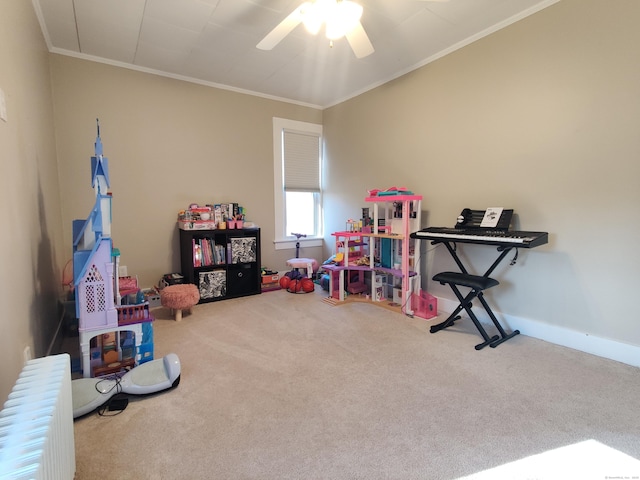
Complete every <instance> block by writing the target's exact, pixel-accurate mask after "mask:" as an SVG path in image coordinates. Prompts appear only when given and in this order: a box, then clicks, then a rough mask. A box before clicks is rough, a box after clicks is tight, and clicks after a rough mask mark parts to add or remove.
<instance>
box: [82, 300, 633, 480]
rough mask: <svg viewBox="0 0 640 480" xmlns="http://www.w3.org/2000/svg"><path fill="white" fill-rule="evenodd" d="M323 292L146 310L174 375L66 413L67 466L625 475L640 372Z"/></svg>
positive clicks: (103, 474)
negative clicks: (158, 388) (170, 382)
mask: <svg viewBox="0 0 640 480" xmlns="http://www.w3.org/2000/svg"><path fill="white" fill-rule="evenodd" d="M323 296H325V292H323V291H321V290H320V291H316V292H314V293H312V294H306V295H304V294H302V295H293V294H290V293H287V292H285V291H276V292H269V293H265V294H262V295H257V296H252V297H245V298H240V299H234V300H226V301H223V302H216V303H210V304H204V305H198V306H196V307H195V309H194V313H193V314H191V315H185V317H184V318H183V320H182V322H174V321H173V319H172V317H171V316H170V314H169V311H168V310H165V309H162V308H160V309H156V310H154V311H153V312H154V316H155V317H156V322H155V324H154V340H155V356H156V358H159V357H161V356H163V355H165V354H167V353H169V352H175V353H176V354H177V355H178V356H179V357H180V360H181V364H182V377H181V383H180V385H179V386H178V387H177V388H176V389H174V390H171V391H166V392H163V393H160V394H156V395H153V396H148V397H138V398H134V397H131V400H130V403H129V406H128V407H127V409H126V410H124V411H123V412H122V413H121V414H119V415H117V416H113V417H101V416H98V415H97V414H95V413H92V414H90V415H87V416H85V417H83V418H81V419H78V420H76V422H75V436H76V438H75V440H76V461H77V474H76V478H77V479H78V480H84V479H95V478H135V479H229V480H231V479H336V480H337V479H368V480H369V479H399V480H400V479H456V478H460V477H465V476H472V477H477V478H521V479H534V478H535V479H542V478H544V479H546V478H549V479H555V478H559V479H560V478H562V479H567V478H569V479H571V478H576V479H589V478H594V479H598V480H601V479H604V478H606V476H609V477H611V478H616V476H617V475H620V476H621V477H619V478H623V477H622V476H625V475H626V476H628V477H629V478H633V476H635V477H636V478H639V477H638V476H640V428H639V427H638V426H639V425H640V408H639V403H640V370H639V369H637V368H634V367H630V366H628V365H624V364H620V363H616V362H613V361H609V360H605V359H602V358H598V357H594V356H591V355H588V354H584V353H581V352H577V351H574V350H570V349H567V348H564V347H559V346H555V345H552V344H549V343H546V342H543V341H540V340H536V339H533V338H530V337H526V336H524V335H519V336H517V337H514V338H513V339H511V340H509V341H508V342H506V343H504V344H502V345H500V346H499V347H498V348H496V349H492V348H486V349H484V350H481V351H476V350H475V349H474V348H473V347H474V345H475V344H476V343H478V341H479V336H478V334H477V332H476V331H475V330H474V329H473V325H472V324H471V322H469V321H468V320H466V321H462V322H457V324H458V325H457V326H455V327H452V328H450V329H448V330H446V331H442V332H438V333H436V334H430V333H429V326H430V325H431V324H432V323H433V321H427V320H423V319H421V318H417V317H416V318H409V317H406V316H404V315H401V314H397V313H393V312H390V311H388V310H386V309H383V308H379V307H376V306H373V305H369V304H362V303H351V304H346V305H340V306H331V305H329V304H327V303H325V302H323V301H322V297H323ZM562 447H567V448H568V450H566V449H565V450H556V449H560V448H562ZM583 447H584V448H583ZM569 453H573V454H577V456H575V455H574V456H573V457H572V456H570V455H569ZM607 453H608V454H610V455H609V456H606V454H607ZM532 455H541V456H540V457H534V459H533V461H532V459H528V460H527V458H528V457H530V456H532ZM547 457H549V462H552V463H555V464H556V465H555V466H553V465H551V463H549V465H546V463H548V462H547V460H545V459H546V458H547ZM558 459H561V460H562V462H561V463H562V465H560V464H558V461H559V460H558ZM512 462H516V463H515V464H514V463H512ZM543 467H544V469H543ZM487 469H496V470H492V471H490V472H485V473H482V472H483V471H485V470H487ZM500 472H502V473H500ZM500 475H503V476H502V477H501V476H500ZM574 475H575V476H574ZM584 475H587V476H584Z"/></svg>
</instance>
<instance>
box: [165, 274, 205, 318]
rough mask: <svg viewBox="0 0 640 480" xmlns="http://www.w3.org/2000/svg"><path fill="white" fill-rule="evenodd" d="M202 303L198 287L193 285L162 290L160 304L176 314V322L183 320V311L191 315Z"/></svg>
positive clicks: (186, 284)
mask: <svg viewBox="0 0 640 480" xmlns="http://www.w3.org/2000/svg"><path fill="white" fill-rule="evenodd" d="M198 301H200V292H199V291H198V287H196V286H195V285H193V284H191V283H183V284H178V285H169V286H166V287H164V288H163V289H162V290H160V303H161V304H162V306H163V307H167V308H170V309H171V314H172V315H173V313H174V312H175V315H176V316H175V319H176V322H179V321H180V320H182V310H187V311H188V312H189V313H191V309H192V308H193V306H194V305H195V304H196V303H198Z"/></svg>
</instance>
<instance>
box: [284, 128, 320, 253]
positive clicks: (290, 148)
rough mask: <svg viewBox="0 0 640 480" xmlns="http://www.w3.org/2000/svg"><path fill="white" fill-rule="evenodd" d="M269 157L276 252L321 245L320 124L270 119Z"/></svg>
mask: <svg viewBox="0 0 640 480" xmlns="http://www.w3.org/2000/svg"><path fill="white" fill-rule="evenodd" d="M273 156H274V193H275V195H274V196H275V223H276V225H275V232H276V238H275V242H276V249H279V248H291V247H292V246H295V236H293V234H294V233H302V234H305V235H306V240H305V239H303V240H301V241H302V242H305V244H307V245H308V246H320V245H322V241H321V239H322V125H317V124H314V123H306V122H298V121H294V120H286V119H283V118H274V119H273ZM292 242H293V243H292Z"/></svg>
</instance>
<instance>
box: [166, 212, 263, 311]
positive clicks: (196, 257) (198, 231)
mask: <svg viewBox="0 0 640 480" xmlns="http://www.w3.org/2000/svg"><path fill="white" fill-rule="evenodd" d="M178 228H179V231H180V262H181V268H182V275H183V276H184V282H185V283H192V284H194V285H196V286H197V287H198V290H199V293H200V302H199V303H206V302H213V301H217V300H224V299H228V298H235V297H241V296H245V295H254V294H258V293H261V291H262V288H261V284H262V275H261V270H260V268H261V267H260V229H259V228H257V227H256V226H255V225H254V224H253V223H250V222H246V221H245V209H244V208H243V207H241V206H240V205H238V204H237V203H225V204H215V205H206V206H204V207H201V206H198V205H196V204H192V205H191V206H190V207H189V208H188V209H186V210H183V211H181V212H180V213H179V214H178Z"/></svg>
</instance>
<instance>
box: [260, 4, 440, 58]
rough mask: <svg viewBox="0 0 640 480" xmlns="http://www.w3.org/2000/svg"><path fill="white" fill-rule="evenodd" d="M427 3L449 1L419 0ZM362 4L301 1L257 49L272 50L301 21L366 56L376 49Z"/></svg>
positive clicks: (362, 56)
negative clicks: (340, 39) (342, 41)
mask: <svg viewBox="0 0 640 480" xmlns="http://www.w3.org/2000/svg"><path fill="white" fill-rule="evenodd" d="M418 1H423V2H424V1H427V2H447V1H449V0H418ZM362 10H363V9H362V5H360V4H358V3H356V2H354V1H351V0H311V1H307V2H304V3H302V4H301V5H300V6H299V7H297V8H296V9H295V10H294V11H293V12H291V13H290V14H289V15H288V16H287V17H286V18H285V19H284V20H282V22H280V23H279V24H278V25H277V26H276V27H275V28H274V29H273V30H271V32H269V33H268V34H267V36H266V37H264V38H263V39H262V40H261V41H260V43H258V45H256V47H257V48H259V49H261V50H271V49H273V48H274V47H275V46H276V45H278V43H280V42H281V41H282V39H284V37H286V36H287V35H289V33H291V32H292V31H293V29H294V28H296V27H297V26H298V25H300V24H301V23H303V24H304V26H305V27H306V29H307V30H308V31H309V33H311V34H313V35H316V34H317V33H318V32H319V31H320V29H321V28H322V26H323V25H324V26H325V34H326V36H327V38H328V39H329V44H330V45H332V46H333V40H337V39H339V38H342V37H345V38H346V39H347V42H349V45H350V46H351V49H352V50H353V53H354V54H355V56H356V57H357V58H364V57H366V56H367V55H371V54H372V53H373V52H374V48H373V45H372V44H371V41H370V40H369V37H368V36H367V32H365V31H364V27H363V26H362V23H360V18H361V17H362Z"/></svg>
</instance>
